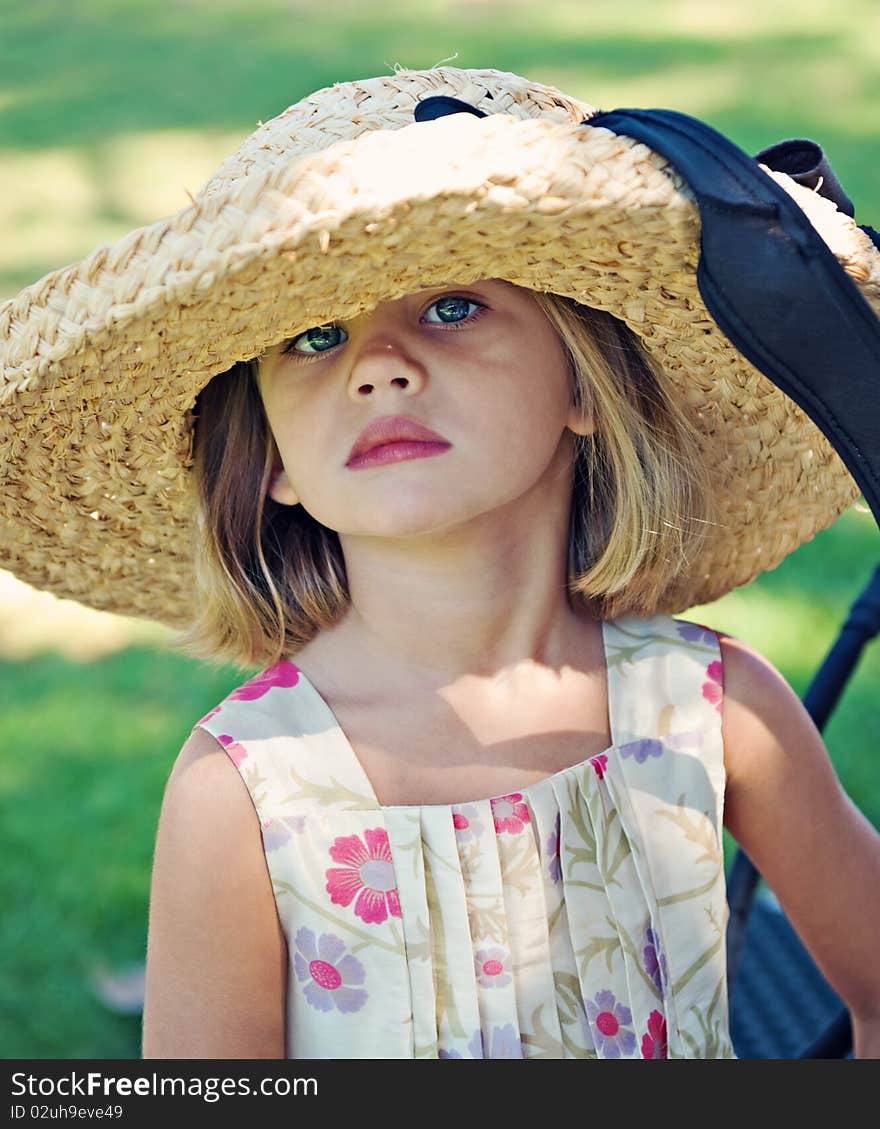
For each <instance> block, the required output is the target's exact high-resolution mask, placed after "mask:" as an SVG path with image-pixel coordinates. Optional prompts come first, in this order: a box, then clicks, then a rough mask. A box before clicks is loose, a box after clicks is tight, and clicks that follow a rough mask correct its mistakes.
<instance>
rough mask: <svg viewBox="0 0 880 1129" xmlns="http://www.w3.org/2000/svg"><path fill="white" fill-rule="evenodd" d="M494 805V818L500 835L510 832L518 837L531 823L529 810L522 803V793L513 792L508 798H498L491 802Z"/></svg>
mask: <svg viewBox="0 0 880 1129" xmlns="http://www.w3.org/2000/svg"><path fill="white" fill-rule="evenodd" d="M489 802H490V803H491V805H492V818H493V819H494V821H495V830H496V831H497V832H498V834H499V835H500V834H502V832H504V831H509V832H510V833H511V835H518V834H519V833H520V831H522V829H523V828H524V827H525V825H526V824H527V823H531V819H530V817H529V809H528V808H527V807H526V805H525V804H524V803H523V802H522V793H521V792H511V793H510V795H508V796H496V798H495V799H494V800H490V801H489Z"/></svg>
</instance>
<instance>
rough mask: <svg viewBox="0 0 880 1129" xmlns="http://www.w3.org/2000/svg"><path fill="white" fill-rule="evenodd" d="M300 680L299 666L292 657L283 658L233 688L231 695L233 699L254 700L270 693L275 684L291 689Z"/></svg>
mask: <svg viewBox="0 0 880 1129" xmlns="http://www.w3.org/2000/svg"><path fill="white" fill-rule="evenodd" d="M297 682H299V668H298V667H296V666H294V665H293V663H292V662H291V661H290V659H282V660H281V662H277V663H275V665H274V666H270V667H269V668H268V669H267V670H264V671H261V673H260V674H257V675H254V677H253V678H251V679H250V680H249V681H247V682H245V684H244V685H243V686H239V688H238V689H237V690H233V691H232V693H231V694H230V695H229V698H230V700H232V701H242V702H253V701H255V700H256V699H257V698H262V696H263V695H264V694H268V693H269V691H270V690H271V689H272V687H273V686H279V687H281V688H282V689H285V690H286V689H289V688H290V687H291V686H296V684H297Z"/></svg>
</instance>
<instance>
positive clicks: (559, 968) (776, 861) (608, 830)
mask: <svg viewBox="0 0 880 1129" xmlns="http://www.w3.org/2000/svg"><path fill="white" fill-rule="evenodd" d="M414 106H415V107H416V112H415V120H413V107H414ZM592 113H593V111H592V108H591V107H588V106H585V105H584V104H582V103H578V102H575V101H574V100H573V99H569V98H567V97H566V96H565V95H563V94H561V93H560V92H559V91H555V90H552V89H551V88H548V87H543V86H540V85H538V84H535V83H528V82H526V81H525V80H523V79H519V78H517V77H516V76H513V75H507V74H501V73H498V72H493V71H481V72H473V71H472V72H469V71H459V70H455V69H452V68H438V69H435V70H433V71H430V72H426V73H424V74H420V73H417V72H405V71H401V72H397V73H396V74H395V75H394V76H393V78H381V79H375V80H369V81H366V82H361V83H349V84H346V85H337V86H335V87H333V88H331V89H328V90H324V91H319V92H318V93H316V94H314V95H312V96H311V97H310V98H308V99H306V100H304V102H302V103H300V104H298V105H297V106H294V107H291V109H290V110H288V111H286V112H285V113H284V114H282V115H281V116H280V117H279V118H277V119H275V121H274V122H270V123H268V125H266V126H263V127H261V129H260V130H258V131H257V133H256V134H255V135H254V137H253V138H252V139H250V140H249V141H248V142H246V143H245V145H244V146H243V147H242V149H241V150H240V151H239V153H237V154H236V155H234V156H233V157H232V158H230V159H229V160H228V161H227V162H226V163H225V164H224V165H223V166H222V167H221V169H220V171H219V173H218V174H217V176H216V177H215V178H214V180H213V181H212V182H210V183H209V185H208V186H207V187H206V188H205V190H204V191H203V192H202V193H201V194H200V195H199V197H198V198H197V199H196V200H195V201H194V204H193V206H192V207H191V208H189V209H186V210H185V211H184V212H183V213H181V214H180V215H179V216H178V217H174V218H173V219H172V220H170V221H166V222H165V223H164V224H160V225H155V227H154V228H150V229H144V231H142V232H138V233H134V234H133V236H132V237H131V238H130V239H129V240H128V241H123V242H122V243H121V244H119V245H117V246H116V247H114V248H110V249H103V250H102V251H99V252H96V254H95V255H94V256H92V258H91V259H89V260H87V261H86V262H85V263H84V264H82V265H81V266H80V267H79V268H71V269H70V270H69V271H68V272H67V273H66V274H65V273H64V272H60V273H59V274H58V275H57V276H50V279H49V280H44V282H43V284H37V288H32V289H31V292H30V293H27V295H26V297H24V296H20V298H19V299H18V300H17V304H16V303H13V304H12V306H11V307H10V308H9V309H8V310H7V311H6V313H5V318H6V323H5V324H6V325H7V326H10V327H11V328H10V330H9V332H8V337H9V339H10V340H11V341H12V351H13V352H14V353H16V355H15V356H14V358H13V359H14V360H15V361H16V363H17V364H18V366H19V367H18V369H17V370H16V371H17V372H19V373H24V376H23V377H21V376H20V377H19V378H18V382H17V383H16V385H15V386H14V399H13V407H14V409H15V411H17V412H18V415H19V417H20V420H21V422H20V423H19V427H18V429H17V435H18V436H19V437H20V436H21V435H22V433H23V432H26V431H27V430H28V429H30V432H29V434H30V436H31V437H32V438H31V443H30V449H36V440H35V439H34V438H33V437H34V436H36V435H40V436H41V440H42V450H46V446H47V441H48V437H49V435H55V434H57V433H58V430H59V423H58V420H57V419H56V420H55V422H54V426H53V427H50V426H48V425H46V424H45V421H43V422H41V421H40V419H38V416H39V415H40V413H39V412H38V410H37V405H38V403H39V402H40V401H41V399H42V400H43V401H44V402H45V399H46V395H45V394H46V390H47V389H48V388H49V387H50V384H49V379H50V375H51V382H52V383H51V388H52V390H53V392H54V399H53V400H52V401H51V402H50V405H49V406H50V409H51V410H52V411H54V412H55V414H56V416H59V417H63V416H64V412H65V407H64V405H65V404H66V403H69V402H71V401H73V400H75V401H77V402H78V403H79V402H81V403H80V409H79V412H78V414H76V415H75V416H71V417H69V418H68V423H69V427H68V433H67V442H68V443H69V441H70V437H71V436H72V435H74V436H75V438H76V440H77V446H76V448H74V449H71V448H70V447H69V446H67V447H65V449H64V451H65V459H66V460H67V465H66V466H65V467H64V470H63V478H64V481H65V482H66V483H67V487H66V492H65V491H61V490H57V491H56V498H55V499H54V502H55V509H54V511H53V512H51V513H50V510H49V506H48V495H47V494H44V493H43V492H42V491H41V490H40V489H35V488H34V486H33V480H32V479H27V478H26V477H25V476H24V475H23V474H22V475H20V478H19V479H17V480H16V481H21V482H22V483H24V484H25V485H23V486H22V487H21V489H20V490H19V492H18V495H17V497H18V504H19V508H18V510H17V511H16V513H15V515H14V517H15V520H16V522H17V526H18V528H19V529H25V528H27V530H28V531H29V534H30V538H31V539H30V542H29V543H28V544H26V545H25V547H24V548H17V549H16V548H11V549H9V550H8V559H9V560H10V561H11V562H12V564H14V565H16V566H17V570H18V571H19V572H20V573H21V574H22V575H25V576H26V578H27V579H29V580H31V582H39V583H42V584H43V585H44V586H46V587H53V588H54V590H57V591H61V590H63V591H65V592H66V593H67V594H74V593H76V594H78V595H79V597H80V598H83V599H87V600H88V601H89V602H91V603H93V604H95V606H103V607H107V606H113V607H115V608H116V609H117V610H127V611H131V610H135V609H136V610H137V611H138V612H140V613H141V614H152V615H156V616H158V617H159V618H162V619H164V620H165V621H166V622H169V623H175V624H177V625H178V626H181V627H185V628H186V630H185V633H184V634H183V635H182V636H181V637H180V645H181V646H183V647H186V648H187V649H188V650H189V652H190V653H192V654H198V655H201V656H203V657H205V658H209V659H223V660H227V661H228V660H231V661H234V662H237V663H239V665H240V666H241V667H242V668H246V667H251V668H253V667H254V666H257V667H262V670H261V672H260V673H259V674H257V675H256V676H255V677H253V678H251V679H250V680H249V681H247V682H245V683H244V684H243V685H242V686H240V687H239V688H238V689H237V690H234V691H233V692H232V693H231V694H230V695H229V696H228V697H227V698H226V699H225V700H224V701H223V702H221V703H220V704H219V705H217V706H216V708H214V709H212V710H211V711H210V712H209V713H208V714H207V715H206V716H205V717H204V718H202V719H201V720H200V721H199V722H198V723H197V724H196V725H195V726H194V727H193V730H192V734H191V736H190V737H189V739H188V740H187V741H186V743H185V745H184V747H183V749H182V750H181V753H180V755H179V757H178V760H177V762H176V764H175V767H174V770H173V772H172V773H171V776H170V779H169V781H168V786H167V790H166V795H165V798H164V802H163V805H162V812H161V816H160V820H159V829H158V836H157V843H156V853H155V861H154V877H153V887H152V895H151V912H150V930H149V942H148V957H147V989H146V1001H145V1010H144V1032H143V1053H144V1055H145V1057H162V1058H166V1057H167V1058H185V1057H210V1058H279V1057H285V1056H286V1057H300V1058H309V1057H312V1058H324V1057H340V1058H346V1057H351V1058H357V1057H368V1058H369V1057H382V1058H385V1057H387V1058H412V1057H441V1058H449V1057H468V1058H473V1057H477V1058H479V1057H487V1058H488V1057H496V1058H497V1057H517V1058H519V1057H583V1058H619V1057H633V1058H663V1057H697V1058H705V1057H731V1056H732V1054H733V1051H732V1047H731V1043H730V1037H729V1033H728V1027H727V999H726V973H725V964H724V953H725V949H724V929H725V923H726V914H727V908H726V901H725V885H724V869H723V859H722V837H721V832H722V825H726V826H727V827H728V828H729V829H730V831H731V832H732V833H733V835H734V836H735V837H736V839H737V840H738V841H739V842H740V843H741V844H742V846H743V847H744V848H745V850H746V851H747V853H748V854H749V856H750V857H751V858H752V859H753V860H754V861H755V863H756V864H757V866H758V867H759V869H760V870H761V871H762V873H763V874H764V875H765V877H766V878H767V880H768V882H769V884H770V885H771V886H772V887H773V889H774V891H775V892H776V893H777V895H778V896H779V899H780V901H781V902H782V905H783V907H784V908H785V910H786V912H787V913H788V915H789V917H790V919H791V920H792V922H793V924H794V925H795V927H796V928H797V929H798V930H799V932H800V933H801V935H802V937H803V938H804V940H805V942H806V943H807V945H808V947H809V948H810V950H811V952H812V953H813V955H814V956H815V958H816V960H817V962H818V963H819V965H820V967H821V968H822V970H823V971H824V973H825V975H826V976H827V977H828V979H829V981H830V982H831V983H832V985H833V986H834V987H835V989H836V990H837V991H838V992H839V993H840V994H841V996H842V997H843V998H844V999H845V1001H846V1002H847V1004H848V1006H849V1008H850V1009H851V1013H852V1018H853V1026H854V1036H855V1051H856V1054H857V1055H860V1056H877V1055H880V974H878V971H877V967H876V961H875V960H874V959H873V945H874V937H875V936H876V935H877V932H878V929H880V906H878V902H877V899H876V898H875V897H871V896H869V897H866V892H870V891H873V890H876V889H877V888H878V881H880V837H878V835H877V833H876V832H875V831H874V829H873V828H872V827H871V826H870V825H869V824H868V822H867V821H866V820H865V819H864V818H863V817H862V816H861V815H860V814H859V812H858V811H856V810H855V808H854V807H853V805H852V804H851V803H850V801H849V800H848V799H847V797H846V795H845V794H844V792H843V791H842V789H841V787H840V785H839V783H838V781H837V780H836V778H835V775H834V772H833V770H832V768H831V765H830V762H829V760H828V757H827V753H826V751H825V749H824V747H823V744H822V741H821V739H820V737H819V735H818V733H817V731H816V729H815V727H814V726H813V724H812V722H811V720H810V718H809V716H808V715H807V713H806V712H805V710H804V708H803V707H802V705H801V703H800V702H799V700H798V698H797V696H796V695H795V694H794V692H793V691H792V690H791V688H790V687H789V686H788V685H787V684H786V682H785V681H784V679H783V678H782V677H781V676H780V675H779V674H778V673H777V672H776V671H775V670H774V669H773V668H772V666H771V665H770V664H769V663H767V661H766V660H764V659H763V658H762V657H761V656H760V655H758V654H757V653H756V652H755V651H753V650H752V649H751V648H749V647H747V646H746V645H745V644H743V643H741V642H739V641H738V640H735V639H733V638H731V637H730V636H727V635H724V634H722V633H716V632H714V631H712V630H710V629H708V628H706V627H703V626H702V625H700V624H697V623H693V622H690V621H688V620H685V619H681V618H675V613H676V612H679V611H681V610H683V609H685V608H687V607H688V606H693V605H695V604H698V603H701V602H706V601H708V600H710V599H713V598H715V597H717V596H720V595H721V594H722V593H723V592H725V591H728V590H730V589H731V588H732V587H734V586H736V585H739V584H744V583H746V582H747V581H748V580H749V579H751V578H752V577H753V576H755V575H756V574H757V573H758V572H760V571H761V570H762V569H765V568H770V567H773V566H774V565H775V564H777V563H778V562H779V560H781V559H782V558H783V557H784V556H785V555H786V554H787V553H788V552H790V551H791V550H792V549H793V548H795V547H796V545H797V544H799V543H801V542H802V541H803V540H805V539H806V538H808V537H810V536H812V535H813V533H815V531H816V530H817V529H819V528H822V527H823V526H824V525H827V524H828V523H829V522H830V521H831V520H833V518H834V517H835V516H837V514H838V513H840V512H841V510H842V509H843V508H845V506H847V505H849V504H851V503H852V501H854V500H855V498H856V497H857V496H858V490H857V489H856V488H855V486H854V483H853V482H852V480H851V478H850V477H849V476H848V474H847V472H846V470H845V469H844V468H843V466H842V464H841V463H840V461H839V460H838V459H837V457H836V455H835V453H834V451H833V449H832V448H831V447H830V445H829V444H828V443H827V441H826V440H825V439H824V436H822V434H821V433H820V432H819V431H818V429H817V428H815V427H814V426H813V425H812V424H811V423H810V421H809V420H808V419H807V417H806V416H805V415H804V414H803V413H802V412H801V411H800V410H799V409H797V408H796V406H795V405H794V404H793V403H792V402H791V401H790V400H788V399H786V397H784V396H783V395H782V393H781V392H779V391H778V389H776V388H774V387H773V385H772V384H771V383H770V382H769V381H767V380H766V379H765V378H764V377H762V376H761V375H760V373H758V372H757V371H756V370H755V369H754V368H753V367H752V366H751V365H750V364H749V363H748V361H746V360H745V358H744V357H743V356H741V355H740V354H739V353H738V352H737V350H736V349H735V348H734V347H733V346H732V344H731V343H730V341H729V340H728V339H727V338H725V337H724V335H723V334H722V333H721V332H720V331H719V329H718V327H717V326H716V325H715V324H714V323H713V321H712V319H711V318H710V317H709V315H708V314H707V312H706V310H705V308H704V307H703V306H702V304H701V301H700V296H699V293H698V291H697V288H696V284H695V266H696V262H697V257H698V234H699V224H698V222H697V217H696V214H695V211H694V208H693V202H692V200H691V199H690V197H689V196H688V194H687V191H686V189H685V188H684V186H683V185H682V183H681V181H680V179H679V178H677V176H676V174H675V173H674V172H673V171H672V170H671V169H670V168H669V166H668V165H666V164H665V163H664V161H663V160H662V159H661V158H660V157H658V156H657V155H656V154H655V153H653V152H651V151H650V150H648V149H647V148H646V147H645V146H643V145H638V144H636V143H634V142H629V141H628V140H627V139H625V138H620V137H618V136H616V135H614V134H611V133H609V131H607V130H603V129H601V128H599V127H595V128H593V129H592V130H591V129H590V127H589V124H588V119H589V117H590V116H591V114H592ZM435 119H436V120H435ZM585 119H586V120H587V122H586V124H584V122H585ZM778 179H779V180H780V183H784V182H785V181H786V179H787V178H784V177H779V178H778ZM784 186H785V187H786V191H788V192H789V193H790V194H791V195H792V196H793V197H794V198H795V199H797V200H798V201H799V202H800V201H801V200H803V202H804V207H805V208H810V209H812V210H813V211H814V212H815V211H816V204H815V202H814V200H813V198H812V197H813V194H812V193H809V192H807V191H805V190H799V189H798V186H797V185H794V184H791V183H787V184H784ZM799 193H800V194H799ZM807 198H809V200H808V199H807ZM821 205H822V206H824V205H827V207H825V208H824V211H823V210H822V206H820V207H819V211H820V212H821V213H822V218H823V221H824V222H825V223H826V224H827V225H829V226H830V228H831V236H830V238H829V245H830V246H832V249H835V251H836V253H837V254H838V256H839V258H840V259H841V260H844V259H845V260H846V265H847V268H848V269H849V270H850V272H851V274H852V276H853V277H861V278H862V279H863V280H864V279H866V278H869V277H870V276H871V272H872V271H875V272H876V268H877V260H878V259H880V255H878V254H877V252H876V251H875V250H874V249H873V247H871V246H870V241H865V242H864V243H862V242H859V238H858V236H857V234H856V231H855V225H854V224H852V223H851V222H849V221H847V220H846V217H843V216H840V215H839V214H838V213H837V211H836V209H834V207H833V205H831V204H829V202H828V201H822V202H821ZM831 213H833V216H832V215H831ZM835 240H837V243H838V245H840V246H843V243H844V242H846V241H847V240H848V242H847V243H846V246H847V254H844V253H843V251H842V250H841V251H838V250H837V248H836V247H835ZM875 277H876V274H875ZM866 293H868V295H869V296H871V293H872V292H871V291H870V289H869V288H866ZM77 311H78V312H79V317H77V316H75V315H76V313H77ZM29 318H32V319H34V320H33V321H29V320H28V319H29ZM39 318H42V319H43V325H44V327H45V325H48V326H49V327H50V331H49V332H43V333H42V335H38V334H37V333H36V331H35V330H34V329H33V326H34V325H36V321H37V319H39ZM16 351H17V352H16ZM50 365H51V366H52V367H51V373H50V367H49V366H50ZM218 374H219V375H218ZM105 389H106V391H105ZM35 390H36V391H35ZM83 404H85V405H86V406H87V407H88V405H89V404H91V405H92V407H91V410H86V411H83V410H82V406H83ZM15 411H14V412H13V414H15ZM2 439H3V436H2V435H0V440H2ZM10 445H11V440H10ZM56 449H57V448H56ZM27 457H28V455H27V452H26V451H25V450H24V444H23V441H22V440H21V439H20V438H19V446H18V447H17V448H15V449H12V450H11V455H10V458H11V459H13V460H15V459H18V460H19V464H16V465H20V464H23V463H24V462H26V460H27ZM51 462H52V460H51V458H50V463H51ZM48 477H49V479H50V481H51V480H52V479H53V477H54V478H55V480H56V481H57V482H60V481H61V480H62V470H61V468H58V469H57V470H55V469H54V468H53V469H51V470H50V473H49V476H48ZM59 499H60V500H59ZM84 507H88V508H87V509H86V508H84ZM28 509H29V512H26V511H28ZM84 518H85V520H83V519H84ZM90 521H91V526H90V524H89V522H90ZM64 522H66V524H63V523H64ZM35 527H36V528H37V529H39V530H41V531H51V534H52V536H53V537H54V538H55V543H56V545H57V542H58V540H60V541H61V543H62V544H64V545H65V546H66V551H67V553H68V554H69V556H68V557H66V558H65V561H64V562H59V561H58V560H57V558H56V559H55V560H54V561H49V560H47V559H46V554H45V552H43V553H42V554H38V553H37V552H35V551H33V540H34V536H35V534H34V529H35ZM93 527H98V529H97V530H95V529H94V528H93ZM110 538H112V542H111V541H110V540H109V539H110ZM111 543H112V546H113V549H112V551H111V550H110V548H108V545H110V544H111ZM38 556H39V560H38V559H37V558H38ZM70 561H72V562H73V564H69V563H68V562H70ZM88 568H90V575H89V576H88V580H86V569H88ZM193 580H194V582H195V583H194V586H193V583H192V581H193Z"/></svg>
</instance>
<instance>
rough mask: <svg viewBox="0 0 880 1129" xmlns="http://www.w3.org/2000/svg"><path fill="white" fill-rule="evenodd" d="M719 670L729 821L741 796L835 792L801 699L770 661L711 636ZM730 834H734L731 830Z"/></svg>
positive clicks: (822, 747)
mask: <svg viewBox="0 0 880 1129" xmlns="http://www.w3.org/2000/svg"><path fill="white" fill-rule="evenodd" d="M717 635H718V643H719V647H720V652H721V666H722V708H721V731H722V739H723V744H724V766H725V772H726V776H727V792H728V804H729V806H730V820H728V821H726V822H728V823H731V822H737V821H738V819H739V815H740V811H741V804H740V802H739V801H740V800H741V798H743V797H746V796H751V795H752V794H753V793H756V792H757V791H762V792H765V793H766V794H767V795H773V794H775V796H776V797H777V799H781V797H782V796H783V795H784V794H785V792H786V790H787V789H788V788H789V787H794V786H795V781H797V784H798V787H797V791H798V792H800V791H801V790H802V788H803V786H804V785H805V784H806V783H807V782H808V781H809V782H811V783H812V784H813V785H820V784H822V785H824V786H825V787H826V788H831V787H832V785H833V787H834V788H835V789H836V787H837V781H836V778H835V776H834V771H833V768H832V766H831V762H830V760H829V758H828V753H827V750H826V748H825V744H824V742H823V740H822V736H821V734H820V733H819V731H818V729H817V728H816V725H815V723H814V722H813V719H812V718H811V717H810V715H809V713H808V712H807V709H806V707H805V706H804V704H803V702H802V701H801V699H800V698H799V697H798V695H797V693H796V692H795V690H794V689H793V687H792V686H791V685H790V683H789V682H788V680H787V679H786V678H785V676H784V675H783V674H781V673H780V672H779V670H777V669H776V667H775V666H774V665H773V663H772V662H771V661H770V660H769V659H768V658H767V657H766V656H765V655H763V654H761V653H760V652H759V651H757V650H756V649H755V648H754V647H752V646H750V645H749V644H748V643H745V642H743V641H742V640H741V639H737V638H735V637H734V636H732V635H729V634H727V633H726V632H721V631H719V632H717ZM734 834H736V832H735V830H734Z"/></svg>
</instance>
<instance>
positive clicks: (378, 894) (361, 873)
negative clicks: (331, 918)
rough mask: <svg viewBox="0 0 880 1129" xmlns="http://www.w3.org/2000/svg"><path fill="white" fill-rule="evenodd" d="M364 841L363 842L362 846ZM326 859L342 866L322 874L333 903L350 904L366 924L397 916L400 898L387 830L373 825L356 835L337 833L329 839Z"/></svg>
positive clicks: (378, 922)
mask: <svg viewBox="0 0 880 1129" xmlns="http://www.w3.org/2000/svg"><path fill="white" fill-rule="evenodd" d="M365 843H366V845H364V844H365ZM330 858H332V859H333V861H334V862H339V863H342V866H331V867H330V868H329V869H328V871H327V874H326V878H327V885H326V887H325V889H326V890H327V893H328V894H329V895H330V901H331V902H333V904H334V905H335V906H348V905H351V902H352V899H353V898H354V896H355V895H357V901H356V902H355V903H354V912H355V914H356V915H357V916H358V917H359V918H360V919H361V921H365V922H366V923H367V924H368V925H381V923H382V922H383V921H385V920H386V918H387V917H388V914H389V913H390V914H391V916H392V917H400V898H399V897H398V894H397V880H396V878H395V876H394V863H393V862H392V859H391V847H390V845H389V843H388V832H387V831H385V830H384V828H381V827H376V828H374V829H372V830H365V831H364V839H363V841H362V840H361V837H360V836H359V835H339V836H338V837H337V838H336V839H334V840H333V846H332V847H331V848H330Z"/></svg>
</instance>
